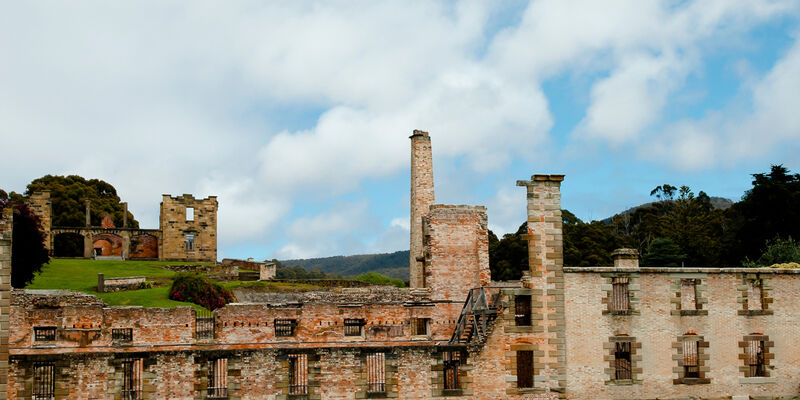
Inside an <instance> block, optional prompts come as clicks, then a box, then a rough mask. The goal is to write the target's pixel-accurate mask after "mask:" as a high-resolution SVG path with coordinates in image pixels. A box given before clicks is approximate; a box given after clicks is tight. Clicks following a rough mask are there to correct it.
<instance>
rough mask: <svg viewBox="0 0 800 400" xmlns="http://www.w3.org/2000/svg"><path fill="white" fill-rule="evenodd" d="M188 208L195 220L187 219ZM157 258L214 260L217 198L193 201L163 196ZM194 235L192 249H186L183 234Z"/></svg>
mask: <svg viewBox="0 0 800 400" xmlns="http://www.w3.org/2000/svg"><path fill="white" fill-rule="evenodd" d="M187 208H193V209H194V218H193V219H192V220H187ZM159 227H160V229H161V244H160V246H159V258H160V259H162V260H176V261H205V262H214V261H216V260H217V197H216V196H210V197H208V198H206V199H195V198H194V196H192V195H189V194H184V195H182V196H179V197H172V196H170V195H167V194H165V195H164V196H163V199H162V201H161V216H160V224H159ZM187 234H192V235H194V249H187V248H186V235H187Z"/></svg>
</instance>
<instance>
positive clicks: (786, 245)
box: [742, 236, 800, 267]
mask: <svg viewBox="0 0 800 400" xmlns="http://www.w3.org/2000/svg"><path fill="white" fill-rule="evenodd" d="M787 263H800V242H798V241H795V240H793V239H792V237H791V236H789V237H788V238H786V239H782V238H780V237H777V236H776V237H775V238H774V239H772V240H768V241H767V243H766V249H765V250H764V252H763V253H761V256H760V257H758V260H756V261H750V260H749V259H746V258H745V260H744V261H743V262H742V265H743V266H745V267H767V266H770V265H774V264H787Z"/></svg>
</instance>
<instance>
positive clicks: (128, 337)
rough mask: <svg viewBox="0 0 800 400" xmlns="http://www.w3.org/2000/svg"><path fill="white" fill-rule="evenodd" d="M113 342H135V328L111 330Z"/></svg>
mask: <svg viewBox="0 0 800 400" xmlns="http://www.w3.org/2000/svg"><path fill="white" fill-rule="evenodd" d="M111 340H113V341H115V342H130V341H132V340H133V328H113V329H111Z"/></svg>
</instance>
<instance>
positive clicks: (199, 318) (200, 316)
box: [195, 310, 215, 339]
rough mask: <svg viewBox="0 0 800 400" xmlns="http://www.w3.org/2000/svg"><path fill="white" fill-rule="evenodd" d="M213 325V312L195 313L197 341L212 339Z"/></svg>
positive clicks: (197, 311) (200, 311)
mask: <svg viewBox="0 0 800 400" xmlns="http://www.w3.org/2000/svg"><path fill="white" fill-rule="evenodd" d="M214 325H215V324H214V312H213V311H206V310H196V311H195V334H196V336H197V338H198V339H213V338H214Z"/></svg>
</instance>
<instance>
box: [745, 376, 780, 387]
mask: <svg viewBox="0 0 800 400" xmlns="http://www.w3.org/2000/svg"><path fill="white" fill-rule="evenodd" d="M739 383H741V384H745V385H748V384H771V383H777V379H775V377H774V376H753V377H750V378H739Z"/></svg>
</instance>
